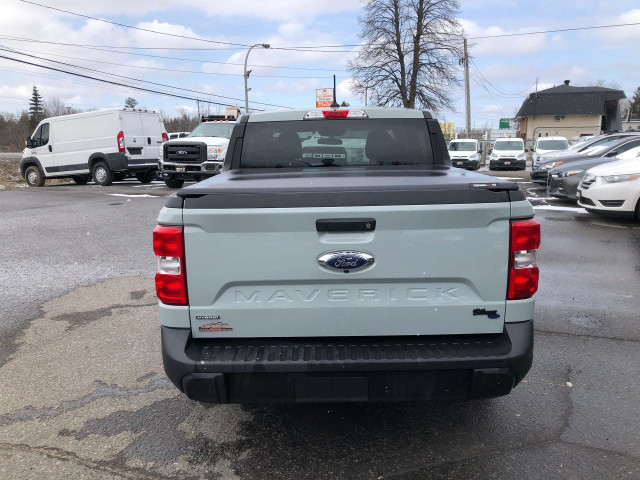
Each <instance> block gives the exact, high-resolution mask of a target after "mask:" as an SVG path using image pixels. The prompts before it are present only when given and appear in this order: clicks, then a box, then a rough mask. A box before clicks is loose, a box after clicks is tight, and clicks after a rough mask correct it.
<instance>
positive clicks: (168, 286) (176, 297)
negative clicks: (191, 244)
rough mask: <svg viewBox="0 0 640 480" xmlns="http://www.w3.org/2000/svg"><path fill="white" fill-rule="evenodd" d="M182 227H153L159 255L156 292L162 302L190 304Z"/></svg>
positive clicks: (155, 248)
mask: <svg viewBox="0 0 640 480" xmlns="http://www.w3.org/2000/svg"><path fill="white" fill-rule="evenodd" d="M183 239H184V237H183V230H182V227H180V226H176V227H169V226H165V225H158V226H156V228H154V229H153V251H154V252H155V254H156V256H157V257H158V273H156V294H157V295H158V299H159V300H160V301H161V302H162V303H166V304H168V305H188V304H189V299H188V297H187V280H186V273H185V261H184V241H183Z"/></svg>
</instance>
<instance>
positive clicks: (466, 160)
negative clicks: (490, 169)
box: [449, 138, 482, 170]
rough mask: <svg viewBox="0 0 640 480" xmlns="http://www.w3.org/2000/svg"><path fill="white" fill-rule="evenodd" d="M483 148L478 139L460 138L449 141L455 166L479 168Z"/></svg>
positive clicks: (452, 162)
mask: <svg viewBox="0 0 640 480" xmlns="http://www.w3.org/2000/svg"><path fill="white" fill-rule="evenodd" d="M481 153H482V150H481V149H480V145H479V143H478V141H477V140H475V139H473V138H459V139H456V140H451V142H450V143H449V157H451V164H452V165H453V166H454V167H458V168H466V169H470V170H478V168H480V154H481Z"/></svg>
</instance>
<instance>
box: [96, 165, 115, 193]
mask: <svg viewBox="0 0 640 480" xmlns="http://www.w3.org/2000/svg"><path fill="white" fill-rule="evenodd" d="M91 174H92V176H93V181H94V182H96V183H97V184H98V185H101V186H103V187H106V186H107V185H111V184H112V183H113V172H112V171H111V169H110V168H109V166H108V165H107V164H106V163H104V162H98V163H96V164H95V165H94V166H93V170H92V171H91Z"/></svg>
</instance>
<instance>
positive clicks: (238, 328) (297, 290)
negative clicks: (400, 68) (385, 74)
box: [153, 108, 540, 403]
mask: <svg viewBox="0 0 640 480" xmlns="http://www.w3.org/2000/svg"><path fill="white" fill-rule="evenodd" d="M224 162H225V163H224V167H223V170H222V173H221V174H220V175H217V176H216V177H213V178H211V179H208V180H205V181H203V182H201V183H198V184H196V185H192V186H189V187H187V188H183V189H181V190H179V191H178V192H177V193H176V194H175V195H172V196H171V197H169V199H168V201H167V203H166V205H165V207H164V208H163V209H162V211H161V212H160V215H159V218H158V226H157V227H156V228H155V230H154V232H153V247H154V251H155V253H156V255H157V256H158V273H157V275H156V289H157V295H158V299H159V309H160V319H161V323H162V326H161V329H162V355H163V361H164V367H165V371H166V373H167V375H168V377H169V378H170V379H171V381H172V382H173V383H174V384H175V385H176V386H177V387H178V388H179V389H180V390H181V391H183V392H184V393H185V394H186V395H187V396H188V397H189V398H191V399H194V400H199V401H203V402H222V403H260V402H343V401H409V400H424V399H452V400H455V399H474V398H487V397H493V396H499V395H505V394H508V393H509V392H510V391H511V389H512V388H513V387H514V386H515V385H517V384H518V383H519V382H520V381H521V380H522V379H523V377H524V376H525V375H526V374H527V372H528V371H529V368H530V367H531V362H532V358H533V311H534V301H535V300H534V298H535V293H536V291H537V288H538V268H537V266H536V250H537V249H538V247H539V244H540V224H539V223H538V222H537V221H536V220H534V219H533V215H534V211H533V208H532V206H531V205H530V203H529V202H528V201H527V200H526V199H525V197H524V195H523V193H522V192H521V191H520V190H519V187H518V186H517V185H516V184H514V183H511V182H506V181H502V180H500V179H499V178H494V177H488V176H485V175H481V174H478V173H475V172H468V171H465V170H461V169H457V168H453V167H452V166H451V162H450V160H449V155H448V153H447V148H446V145H445V141H444V138H443V136H442V132H441V131H440V126H439V124H438V122H437V120H435V119H433V118H432V116H431V114H430V113H429V112H426V111H424V112H423V111H420V110H405V109H381V108H365V109H353V108H351V109H324V110H322V109H316V110H311V111H308V110H289V111H282V112H266V113H256V114H250V115H244V116H242V117H241V118H240V120H239V121H238V123H237V124H236V125H235V127H234V129H233V133H232V136H231V139H230V141H229V147H228V151H227V154H226V156H225V161H224Z"/></svg>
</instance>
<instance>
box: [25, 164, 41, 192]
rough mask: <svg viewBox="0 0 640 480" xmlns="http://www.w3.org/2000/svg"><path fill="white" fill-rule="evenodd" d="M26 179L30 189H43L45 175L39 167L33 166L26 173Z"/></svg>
mask: <svg viewBox="0 0 640 480" xmlns="http://www.w3.org/2000/svg"><path fill="white" fill-rule="evenodd" d="M24 179H25V180H26V181H27V185H29V186H30V187H42V186H43V185H44V180H45V179H44V175H43V174H42V172H41V171H40V169H39V168H38V167H36V166H35V165H31V166H30V167H27V169H26V170H25V171H24Z"/></svg>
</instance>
